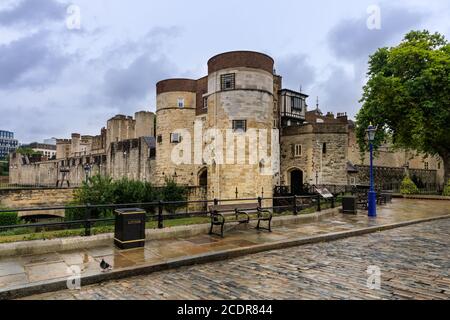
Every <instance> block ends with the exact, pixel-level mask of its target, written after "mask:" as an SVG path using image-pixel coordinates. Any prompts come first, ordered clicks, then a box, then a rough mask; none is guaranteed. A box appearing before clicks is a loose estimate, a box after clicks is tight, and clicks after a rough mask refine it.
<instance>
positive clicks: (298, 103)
mask: <svg viewBox="0 0 450 320" xmlns="http://www.w3.org/2000/svg"><path fill="white" fill-rule="evenodd" d="M291 108H292V110H296V111H301V110H302V98H299V97H291Z"/></svg>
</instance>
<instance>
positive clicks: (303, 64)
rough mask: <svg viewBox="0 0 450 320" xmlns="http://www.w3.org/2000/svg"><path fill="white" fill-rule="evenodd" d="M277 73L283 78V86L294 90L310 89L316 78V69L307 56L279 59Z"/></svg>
mask: <svg viewBox="0 0 450 320" xmlns="http://www.w3.org/2000/svg"><path fill="white" fill-rule="evenodd" d="M276 69H277V73H278V74H281V75H282V76H283V86H284V87H287V88H290V89H292V90H299V89H300V86H302V88H303V89H305V88H308V87H310V86H311V84H312V83H313V82H314V80H315V77H316V72H315V68H314V67H313V66H312V65H311V64H310V63H309V62H308V56H307V55H305V54H297V55H289V56H285V57H280V58H278V59H277V65H276Z"/></svg>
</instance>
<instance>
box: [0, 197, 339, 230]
mask: <svg viewBox="0 0 450 320" xmlns="http://www.w3.org/2000/svg"><path fill="white" fill-rule="evenodd" d="M319 198H320V196H318V195H313V196H291V197H288V196H282V197H267V198H263V197H257V198H238V199H212V200H193V201H158V202H143V203H125V204H99V205H90V204H86V205H75V206H51V207H50V206H49V207H34V208H11V209H2V210H0V214H1V213H6V212H33V211H36V212H43V211H49V210H75V209H79V210H84V211H85V219H81V220H73V221H59V222H45V223H31V224H18V225H9V226H0V232H4V231H8V230H13V229H21V228H47V227H66V228H70V227H73V226H77V225H79V226H80V228H83V227H84V228H85V235H86V236H89V235H90V234H91V227H93V226H95V224H97V223H102V222H113V221H115V218H114V217H110V218H96V219H92V218H91V217H90V215H91V212H92V210H95V209H111V210H114V209H121V208H129V207H144V208H145V207H154V212H152V211H153V210H151V211H150V212H147V213H146V221H157V222H158V228H164V224H163V222H164V220H173V219H177V218H182V217H208V216H209V215H210V212H209V209H208V208H206V209H205V210H204V211H193V212H189V211H188V210H186V212H173V213H167V212H166V213H165V212H164V209H165V208H167V207H170V206H171V205H174V206H186V207H187V206H188V205H189V204H209V203H213V204H216V205H217V204H220V203H230V202H242V201H255V202H257V204H256V205H255V210H256V209H257V208H264V209H265V210H272V211H275V210H284V209H286V210H287V209H292V210H293V213H294V214H297V213H298V210H299V209H300V210H301V209H305V208H307V207H317V210H318V211H320V210H321V207H320V203H321V201H318V199H319ZM301 199H311V201H310V203H309V204H308V205H305V204H299V203H298V200H301ZM267 200H271V201H274V202H277V201H278V200H285V201H286V200H287V201H288V202H287V203H273V206H272V207H264V206H263V205H262V202H263V201H267ZM321 200H323V201H325V202H327V201H329V200H326V199H321ZM334 203H335V202H334V198H333V200H332V201H331V205H332V207H334ZM280 204H281V205H280ZM236 205H237V206H238V205H239V204H236ZM224 212H226V211H224Z"/></svg>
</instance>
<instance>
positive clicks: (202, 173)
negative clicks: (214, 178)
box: [198, 168, 208, 187]
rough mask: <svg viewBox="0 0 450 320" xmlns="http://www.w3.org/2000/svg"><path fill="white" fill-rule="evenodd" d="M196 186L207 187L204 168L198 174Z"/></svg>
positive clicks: (206, 173) (206, 174) (206, 175)
mask: <svg viewBox="0 0 450 320" xmlns="http://www.w3.org/2000/svg"><path fill="white" fill-rule="evenodd" d="M198 185H199V186H200V187H207V186H208V169H206V168H205V169H202V170H200V173H199V174H198Z"/></svg>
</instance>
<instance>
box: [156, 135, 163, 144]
mask: <svg viewBox="0 0 450 320" xmlns="http://www.w3.org/2000/svg"><path fill="white" fill-rule="evenodd" d="M156 141H157V142H158V143H162V135H158V137H156Z"/></svg>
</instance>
